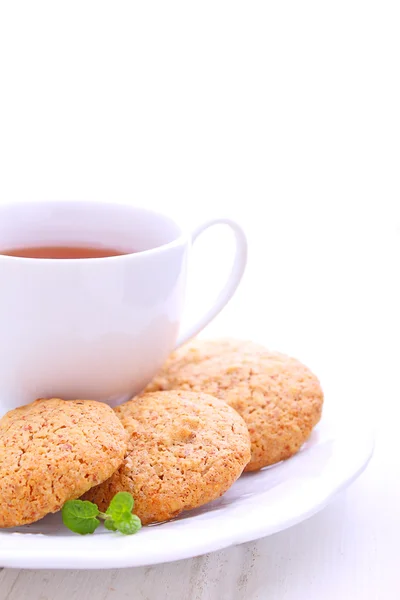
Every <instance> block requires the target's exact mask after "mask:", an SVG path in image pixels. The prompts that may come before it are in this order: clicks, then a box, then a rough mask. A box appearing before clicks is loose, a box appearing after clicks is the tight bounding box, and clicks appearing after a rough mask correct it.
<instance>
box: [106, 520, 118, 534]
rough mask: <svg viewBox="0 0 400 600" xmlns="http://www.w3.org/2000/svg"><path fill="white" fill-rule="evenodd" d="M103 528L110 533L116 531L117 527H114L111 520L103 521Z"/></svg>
mask: <svg viewBox="0 0 400 600" xmlns="http://www.w3.org/2000/svg"><path fill="white" fill-rule="evenodd" d="M104 527H105V528H106V529H109V530H110V531H118V527H117V526H116V525H115V523H114V521H113V520H112V519H106V520H105V521H104Z"/></svg>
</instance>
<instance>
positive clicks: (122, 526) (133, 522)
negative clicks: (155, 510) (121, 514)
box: [114, 514, 142, 535]
mask: <svg viewBox="0 0 400 600" xmlns="http://www.w3.org/2000/svg"><path fill="white" fill-rule="evenodd" d="M114 525H115V526H116V527H117V529H118V531H120V532H121V533H123V534H124V535H133V534H134V533H137V532H138V531H139V529H140V528H141V527H142V523H141V521H140V519H139V517H138V516H137V515H132V514H129V515H128V516H127V517H126V518H124V519H122V520H121V521H116V522H115V523H114Z"/></svg>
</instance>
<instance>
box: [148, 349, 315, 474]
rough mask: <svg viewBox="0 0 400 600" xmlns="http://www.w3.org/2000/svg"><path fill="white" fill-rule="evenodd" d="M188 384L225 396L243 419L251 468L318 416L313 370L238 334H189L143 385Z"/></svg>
mask: <svg viewBox="0 0 400 600" xmlns="http://www.w3.org/2000/svg"><path fill="white" fill-rule="evenodd" d="M174 389H180V390H191V391H193V392H204V393H207V394H212V395H213V396H215V397H217V398H220V399H221V400H224V401H225V402H227V403H228V404H229V405H230V406H231V407H232V408H234V409H235V410H236V411H237V412H238V413H239V414H240V415H241V416H242V417H243V419H244V421H245V422H246V424H247V427H248V429H249V432H250V438H251V461H250V462H249V464H248V465H247V467H246V471H255V470H257V469H260V468H262V467H265V466H267V465H272V464H274V463H277V462H279V461H281V460H284V459H286V458H289V457H290V456H292V455H293V454H295V453H296V452H297V451H298V450H299V449H300V447H301V446H302V445H303V444H304V442H305V441H306V440H307V439H308V438H309V436H310V434H311V431H312V429H313V427H314V426H315V425H316V424H317V423H318V421H319V419H320V417H321V411H322V404H323V393H322V390H321V386H320V384H319V381H318V379H317V378H316V376H315V375H314V374H313V373H312V372H311V371H310V370H309V369H308V368H307V367H306V366H304V365H303V364H302V363H300V362H299V361H298V360H296V359H294V358H290V357H289V356H286V355H284V354H280V353H277V352H269V351H268V350H266V349H265V348H264V347H263V346H260V345H258V344H255V343H253V342H245V341H240V340H232V339H223V340H195V341H193V342H191V343H189V344H188V345H186V346H184V347H182V348H180V349H179V350H177V351H175V352H174V353H173V354H172V355H171V356H170V358H169V359H168V360H167V362H166V364H165V365H164V367H163V368H162V370H161V372H160V373H159V374H158V375H157V376H156V377H155V379H154V380H153V381H152V382H151V383H150V384H149V385H148V387H147V388H146V391H155V390H174Z"/></svg>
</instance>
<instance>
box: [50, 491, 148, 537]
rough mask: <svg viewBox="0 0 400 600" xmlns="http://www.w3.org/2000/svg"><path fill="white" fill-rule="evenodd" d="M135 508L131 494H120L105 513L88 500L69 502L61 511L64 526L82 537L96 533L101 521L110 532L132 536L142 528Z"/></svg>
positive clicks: (116, 495)
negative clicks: (135, 513) (133, 512)
mask: <svg viewBox="0 0 400 600" xmlns="http://www.w3.org/2000/svg"><path fill="white" fill-rule="evenodd" d="M133 507H134V500H133V498H132V496H131V494H129V493H128V492H118V493H117V494H115V496H114V498H113V499H112V500H111V502H110V505H109V507H108V508H107V510H106V512H105V513H102V512H100V511H99V509H98V507H97V504H94V503H93V502H89V501H88V500H68V501H67V502H66V503H65V504H64V506H63V507H62V509H61V515H62V520H63V523H64V525H65V526H66V527H68V529H70V530H71V531H73V532H74V533H79V534H80V535H86V534H87V533H94V532H95V530H96V529H97V527H98V526H99V525H100V520H102V521H104V526H105V528H106V529H109V530H110V531H119V532H120V533H123V534H124V535H132V534H134V533H137V532H138V531H139V529H140V528H141V526H142V523H141V522H140V519H139V517H138V516H137V515H133V514H132V510H133Z"/></svg>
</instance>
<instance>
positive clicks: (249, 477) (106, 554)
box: [0, 410, 373, 569]
mask: <svg viewBox="0 0 400 600" xmlns="http://www.w3.org/2000/svg"><path fill="white" fill-rule="evenodd" d="M340 417H341V415H340V414H339V415H336V417H335V415H332V414H329V412H328V411H327V410H326V411H325V413H324V415H323V419H322V421H321V423H320V424H319V425H318V427H317V428H316V430H315V431H314V433H313V435H312V437H311V439H310V440H309V442H308V443H307V444H306V445H305V446H304V447H303V448H302V450H301V451H300V452H299V454H297V455H296V456H294V457H293V458H291V459H290V460H287V461H285V462H283V463H280V464H278V465H275V466H273V467H270V468H268V469H264V470H262V471H259V472H257V473H248V474H245V475H243V476H242V477H241V478H240V479H239V480H238V481H237V482H236V483H235V484H234V486H233V487H232V488H231V489H230V490H229V491H228V492H227V493H226V494H225V495H224V496H223V497H222V498H220V499H219V500H216V501H214V502H212V503H210V504H208V505H206V506H204V507H202V508H201V509H199V510H195V511H190V512H187V513H185V514H184V515H183V516H181V517H180V518H178V519H176V520H174V521H170V522H168V523H163V524H160V525H155V526H151V527H145V528H143V529H142V530H141V531H140V532H139V533H138V534H137V535H134V536H131V537H130V536H127V537H123V536H120V535H118V534H114V533H111V532H108V531H106V530H104V528H102V527H101V528H99V530H100V531H99V530H98V531H97V532H96V533H95V534H94V535H88V536H85V537H81V536H79V535H74V534H72V533H70V532H69V531H68V530H66V529H65V528H64V527H63V525H62V523H61V519H60V515H59V514H56V515H51V516H49V517H46V518H45V519H43V520H42V521H39V522H38V523H36V524H33V525H30V526H26V527H20V528H16V529H14V530H1V532H0V566H4V567H19V568H31V569H41V568H43V569H57V568H69V569H96V568H101V569H104V568H115V567H134V566H142V565H151V564H156V563H161V562H168V561H173V560H178V559H182V558H189V557H192V556H197V555H200V554H204V553H206V552H211V551H213V550H219V549H221V548H226V547H227V546H232V545H234V544H240V543H242V542H248V541H250V540H255V539H257V538H261V537H264V536H267V535H271V534H272V533H276V532H278V531H281V530H283V529H286V528H288V527H291V526H292V525H295V524H296V523H299V522H300V521H303V520H304V519H307V518H308V517H310V516H311V515H313V514H315V513H316V512H317V511H319V510H321V508H323V507H324V506H325V505H326V504H327V503H328V502H329V500H331V499H332V498H333V497H334V496H335V494H336V493H337V492H339V491H340V490H342V489H344V488H345V487H346V486H348V485H349V484H350V483H351V482H352V481H353V480H354V479H355V478H356V477H357V476H358V475H359V474H360V473H361V472H362V471H363V469H364V468H365V466H366V465H367V463H368V461H369V459H370V457H371V454H372V449H373V440H372V435H371V434H370V432H369V430H368V428H364V425H363V424H362V423H360V419H357V420H356V418H354V419H353V420H352V419H349V417H348V411H346V418H344V417H343V416H342V417H341V418H340Z"/></svg>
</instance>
